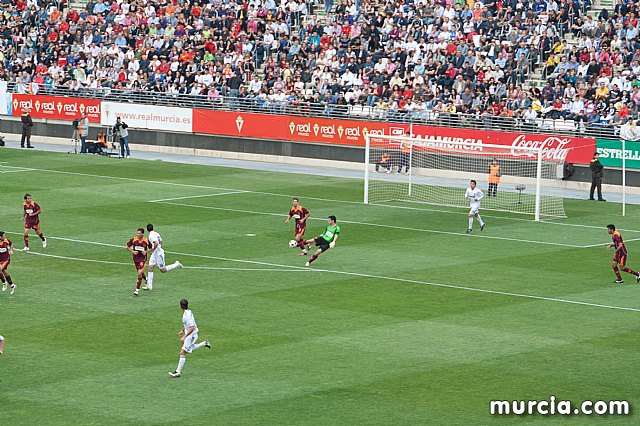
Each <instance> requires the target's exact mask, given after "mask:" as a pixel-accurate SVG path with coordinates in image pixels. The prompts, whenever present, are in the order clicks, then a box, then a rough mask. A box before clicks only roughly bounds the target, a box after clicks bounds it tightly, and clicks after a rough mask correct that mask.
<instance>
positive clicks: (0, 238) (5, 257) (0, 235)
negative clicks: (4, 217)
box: [0, 231, 16, 294]
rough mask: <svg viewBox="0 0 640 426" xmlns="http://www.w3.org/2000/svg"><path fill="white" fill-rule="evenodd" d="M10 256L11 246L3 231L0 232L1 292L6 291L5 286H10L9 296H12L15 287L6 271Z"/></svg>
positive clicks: (11, 252) (11, 254) (11, 253)
mask: <svg viewBox="0 0 640 426" xmlns="http://www.w3.org/2000/svg"><path fill="white" fill-rule="evenodd" d="M11 256H13V244H12V243H11V241H10V240H9V239H8V238H7V237H6V236H5V235H4V231H0V281H2V291H7V285H9V286H11V292H10V293H9V294H13V293H15V291H16V285H15V284H14V283H13V280H12V279H11V275H9V271H8V270H7V268H8V267H9V264H10V263H11Z"/></svg>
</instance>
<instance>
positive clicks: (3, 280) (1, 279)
mask: <svg viewBox="0 0 640 426" xmlns="http://www.w3.org/2000/svg"><path fill="white" fill-rule="evenodd" d="M0 282H5V279H4V275H2V274H0Z"/></svg>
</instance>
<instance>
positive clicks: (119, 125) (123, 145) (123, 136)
mask: <svg viewBox="0 0 640 426" xmlns="http://www.w3.org/2000/svg"><path fill="white" fill-rule="evenodd" d="M128 127H129V126H128V125H127V123H125V122H123V121H122V120H121V119H120V117H118V118H116V124H115V126H113V133H115V134H117V135H119V136H120V156H121V157H122V158H131V152H130V151H129V131H128V130H127V128H128ZM125 150H126V154H127V156H126V157H125Z"/></svg>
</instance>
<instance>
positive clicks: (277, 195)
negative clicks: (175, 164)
mask: <svg viewBox="0 0 640 426" xmlns="http://www.w3.org/2000/svg"><path fill="white" fill-rule="evenodd" d="M4 167H8V168H16V169H24V170H31V171H36V172H46V173H59V174H63V175H72V176H84V177H95V178H100V179H115V180H124V181H129V182H142V183H153V184H160V185H169V186H179V187H185V188H198V189H214V190H221V191H228V192H235V191H238V192H244V193H248V194H260V195H269V196H273V197H287V198H293V197H298V196H300V195H299V194H297V195H291V194H276V193H273V192H263V191H251V190H243V189H238V188H222V187H217V186H208V185H192V184H188V183H178V182H169V181H157V180H146V179H137V178H129V177H122V176H109V175H98V174H93V173H80V172H67V171H63V170H51V169H36V168H25V167H18V166H4ZM304 199H306V200H316V201H326V202H331V203H342V204H355V205H359V206H362V205H363V203H362V202H360V201H347V200H333V199H330V198H318V197H307V196H305V197H304ZM370 205H371V206H376V207H385V208H394V209H397V208H400V209H408V210H418V211H432V212H438V213H446V214H460V213H459V212H457V211H450V210H441V209H428V208H417V207H408V206H389V205H384V204H370ZM461 209H466V207H465V208H462V207H461ZM482 216H484V217H492V218H496V219H500V220H515V221H524V222H530V223H531V222H533V221H532V220H531V219H525V218H519V217H508V216H495V215H489V214H486V213H485V214H483V215H482ZM542 223H548V224H552V225H561V226H580V227H592V228H594V229H601V228H602V227H601V226H594V225H578V224H573V223H560V222H553V221H546V220H545V221H542ZM620 230H621V231H626V232H640V230H635V229H620Z"/></svg>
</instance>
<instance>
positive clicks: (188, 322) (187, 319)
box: [182, 309, 198, 334]
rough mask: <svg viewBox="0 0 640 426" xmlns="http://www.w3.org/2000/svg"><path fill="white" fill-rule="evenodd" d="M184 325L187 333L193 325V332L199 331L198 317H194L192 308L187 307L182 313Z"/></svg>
mask: <svg viewBox="0 0 640 426" xmlns="http://www.w3.org/2000/svg"><path fill="white" fill-rule="evenodd" d="M182 326H183V327H184V331H185V333H186V332H187V330H189V328H190V327H193V333H192V334H197V333H198V326H197V325H196V319H195V318H194V317H193V312H191V309H187V310H186V311H184V313H183V314H182Z"/></svg>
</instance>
